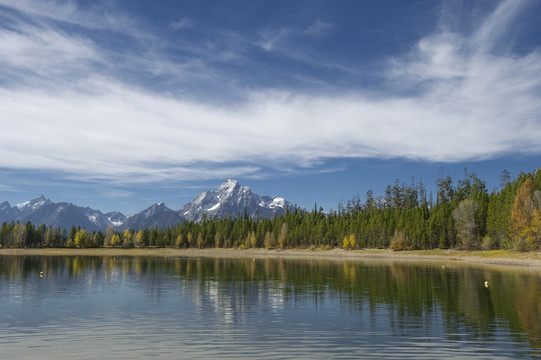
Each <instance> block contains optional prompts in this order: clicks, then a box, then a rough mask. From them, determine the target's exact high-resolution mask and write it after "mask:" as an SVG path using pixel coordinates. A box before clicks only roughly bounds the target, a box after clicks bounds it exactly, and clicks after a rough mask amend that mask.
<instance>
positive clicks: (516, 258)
mask: <svg viewBox="0 0 541 360" xmlns="http://www.w3.org/2000/svg"><path fill="white" fill-rule="evenodd" d="M2 255H4V256H158V257H191V258H193V257H212V258H220V257H221V258H259V259H261V258H287V259H322V260H333V261H344V260H347V261H355V260H366V259H380V260H383V259H392V260H415V261H442V260H445V261H453V262H462V263H474V264H488V265H501V266H524V267H534V268H540V270H541V252H524V253H522V252H515V251H510V250H489V251H460V250H440V249H434V250H410V251H393V250H388V249H363V250H344V249H332V250H320V249H316V250H308V249H287V250H267V249H223V248H219V249H216V248H207V249H196V248H189V249H173V248H152V249H141V248H134V249H123V248H93V249H70V248H25V249H24V248H23V249H0V256H2Z"/></svg>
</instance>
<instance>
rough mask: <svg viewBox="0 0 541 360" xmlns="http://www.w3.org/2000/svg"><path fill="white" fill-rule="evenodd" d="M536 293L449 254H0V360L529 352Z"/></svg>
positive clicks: (511, 274) (537, 284)
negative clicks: (438, 257) (418, 259)
mask: <svg viewBox="0 0 541 360" xmlns="http://www.w3.org/2000/svg"><path fill="white" fill-rule="evenodd" d="M442 265H445V269H443V268H442ZM41 271H43V277H40V272H41ZM485 281H488V287H485ZM540 296H541V271H539V270H517V269H509V268H508V269H506V268H503V269H502V268H500V269H494V268H487V267H476V266H465V265H460V264H457V263H452V262H451V263H411V262H407V263H404V262H382V261H376V260H366V261H363V262H346V263H343V262H332V261H322V260H310V261H309V260H306V261H293V260H284V259H257V260H252V259H183V258H177V259H171V258H147V257H139V258H129V257H126V258H116V259H115V258H112V257H103V258H102V257H0V358H2V359H71V358H76V359H96V358H102V359H136V358H145V359H146V358H150V357H157V358H163V359H193V358H217V357H220V358H232V359H237V358H283V359H285V358H294V359H298V358H309V359H314V358H320V359H329V358H335V359H339V358H344V359H346V358H361V357H364V358H389V359H403V358H425V359H433V358H453V359H455V358H486V359H498V358H501V359H517V358H541V297H540Z"/></svg>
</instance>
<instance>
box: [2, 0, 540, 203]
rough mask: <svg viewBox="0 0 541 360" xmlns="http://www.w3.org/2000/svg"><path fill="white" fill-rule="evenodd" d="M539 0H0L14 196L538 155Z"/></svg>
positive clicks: (312, 199)
mask: <svg viewBox="0 0 541 360" xmlns="http://www.w3.org/2000/svg"><path fill="white" fill-rule="evenodd" d="M540 16H541V2H539V1H536V0H531V1H527V0H503V1H492V0H477V1H473V0H469V1H460V0H452V1H436V0H435V1H403V0H381V1H356V0H351V1H345V0H333V1H325V0H306V1H301V0H287V1H281V0H274V1H262V0H228V1H221V0H214V1H212V0H209V1H175V0H154V1H147V0H94V1H90V0H0V202H1V201H4V200H7V201H9V202H10V204H11V205H15V204H18V203H22V202H23V201H25V200H29V199H32V198H35V197H38V196H39V195H40V194H43V195H45V196H46V197H48V198H49V199H51V200H52V201H54V202H61V201H66V202H72V203H75V204H77V205H81V206H90V207H92V208H94V209H98V210H101V211H103V212H107V211H113V210H119V211H122V212H124V213H126V214H131V213H134V212H138V211H141V210H143V209H145V208H146V207H148V206H150V205H151V204H153V203H156V202H162V201H163V202H165V203H166V205H167V206H168V207H170V208H171V209H174V210H178V209H180V207H181V206H182V205H184V204H186V203H187V202H189V201H192V200H193V199H194V198H195V197H196V195H197V194H198V193H199V192H200V191H202V190H204V189H215V188H217V187H218V186H219V185H220V184H221V183H222V182H224V181H225V180H226V179H228V178H234V179H237V180H238V181H239V183H241V184H242V185H248V186H250V187H251V188H252V190H253V191H254V192H255V193H257V194H260V195H271V196H283V197H285V198H286V199H287V200H289V201H290V202H292V203H294V204H297V205H299V206H301V207H305V208H308V209H310V208H313V206H314V203H317V204H318V206H323V208H324V209H325V210H330V209H331V208H334V209H336V208H337V204H338V203H339V202H340V201H347V200H349V199H351V198H353V197H354V196H356V195H359V196H360V197H361V199H364V194H365V193H366V191H367V190H372V191H373V192H374V195H382V194H383V192H384V190H385V187H386V186H387V185H388V184H394V182H395V179H399V181H400V182H403V183H406V184H410V183H411V182H412V179H414V181H422V182H423V183H424V184H425V186H426V187H427V188H428V189H431V188H434V187H435V182H436V180H437V178H438V177H440V176H446V175H451V176H452V177H453V179H454V180H455V183H456V181H458V180H460V179H462V178H463V176H464V169H465V168H467V170H468V171H469V172H475V173H476V174H477V175H478V176H479V177H480V178H481V179H483V180H485V181H486V182H487V187H488V189H489V190H492V189H495V188H497V186H499V184H500V174H501V172H502V170H504V169H507V170H509V171H510V173H511V176H512V177H516V176H517V175H518V174H519V173H520V172H521V171H524V172H531V171H533V170H535V169H536V168H539V167H541V156H540V155H541V101H540V100H541V75H540V74H541V47H540V46H541V23H540V22H539V17H540Z"/></svg>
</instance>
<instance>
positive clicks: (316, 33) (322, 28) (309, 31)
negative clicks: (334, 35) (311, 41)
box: [303, 19, 335, 37]
mask: <svg viewBox="0 0 541 360" xmlns="http://www.w3.org/2000/svg"><path fill="white" fill-rule="evenodd" d="M334 28H335V26H334V25H333V24H331V23H329V22H326V21H322V20H319V19H318V20H316V21H314V23H313V24H311V25H310V26H308V27H307V28H306V29H305V30H304V31H303V33H304V34H306V35H309V36H313V37H322V36H326V35H328V34H329V33H330V32H331V31H333V30H334Z"/></svg>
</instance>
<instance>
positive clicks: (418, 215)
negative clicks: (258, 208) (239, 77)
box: [0, 169, 541, 251]
mask: <svg viewBox="0 0 541 360" xmlns="http://www.w3.org/2000/svg"><path fill="white" fill-rule="evenodd" d="M500 180H501V182H500V186H499V187H498V188H495V189H493V190H492V191H490V192H489V191H488V189H487V187H486V182H485V181H483V180H481V179H479V178H478V177H477V175H476V174H475V173H473V172H472V173H469V172H468V171H467V170H466V169H465V170H464V178H463V179H461V180H459V181H458V182H457V183H456V185H454V183H453V179H452V178H451V176H446V177H443V176H442V177H440V178H439V179H438V181H437V183H436V185H437V186H436V188H435V189H436V191H435V194H434V193H433V192H432V191H430V192H427V190H426V188H425V186H424V185H423V183H422V182H415V181H414V180H412V181H411V183H410V184H405V183H402V182H400V181H399V180H398V179H397V180H396V182H395V183H394V184H392V185H388V186H387V188H386V190H385V194H384V196H378V197H374V195H373V193H372V191H371V190H369V191H367V192H366V199H365V201H364V202H363V201H361V199H360V196H354V197H353V198H352V199H351V200H349V201H347V203H345V204H343V203H340V204H339V205H338V208H337V210H330V211H329V212H327V213H325V212H324V211H323V209H322V208H321V207H319V208H318V206H317V204H316V205H315V206H314V208H313V209H312V210H311V211H309V210H306V209H301V208H298V207H296V208H295V209H294V210H293V211H289V212H287V213H286V214H285V215H283V216H278V217H275V218H272V219H257V220H254V219H252V218H251V217H249V216H248V215H245V216H243V217H242V216H241V217H236V218H232V217H227V218H224V219H216V218H206V217H203V220H202V221H201V222H200V223H196V222H191V221H186V222H183V223H181V224H178V225H174V226H171V227H168V228H163V229H156V228H152V229H127V230H125V231H117V230H115V229H114V228H113V227H109V228H107V231H105V233H102V232H101V231H92V232H88V231H87V230H86V229H84V228H80V227H75V226H72V227H71V229H69V230H68V229H60V228H58V227H55V228H53V227H47V226H45V225H36V224H32V223H30V222H29V223H26V224H21V223H19V222H16V223H15V222H10V223H6V222H4V223H3V224H2V227H1V229H0V246H1V247H4V248H6V247H7V248H23V247H74V248H92V247H125V248H131V247H175V248H188V247H192V248H193V247H196V248H209V247H221V248H262V247H265V248H268V249H274V248H276V249H278V248H279V249H286V248H323V249H331V248H337V247H338V248H345V249H363V248H381V249H383V248H390V249H393V250H397V251H398V250H415V249H434V248H440V249H464V250H477V249H483V250H489V249H511V250H517V251H538V250H541V170H536V171H535V172H533V173H521V174H520V175H519V176H518V177H517V178H516V179H511V178H510V175H509V172H508V171H506V170H504V171H503V172H502V175H501V179H500Z"/></svg>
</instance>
